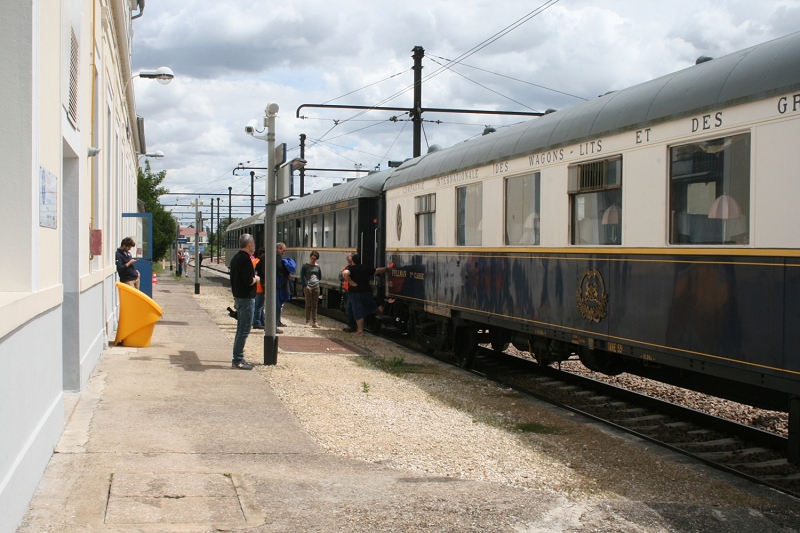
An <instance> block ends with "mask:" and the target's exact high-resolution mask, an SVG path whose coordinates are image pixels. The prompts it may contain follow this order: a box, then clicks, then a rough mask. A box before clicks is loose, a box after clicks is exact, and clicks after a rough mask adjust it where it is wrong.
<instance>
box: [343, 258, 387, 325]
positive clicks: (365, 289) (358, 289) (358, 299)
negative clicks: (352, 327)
mask: <svg viewBox="0 0 800 533" xmlns="http://www.w3.org/2000/svg"><path fill="white" fill-rule="evenodd" d="M352 260H353V264H352V265H351V266H349V267H348V268H347V269H346V270H345V271H344V272H342V276H343V277H344V279H345V281H347V282H348V283H349V284H350V288H349V289H348V290H347V293H348V298H349V299H350V300H351V303H350V305H351V306H352V309H353V318H355V320H356V327H357V328H358V331H356V335H363V334H364V319H365V318H367V317H368V316H369V315H371V314H373V313H375V312H376V311H378V306H377V304H376V303H375V298H374V297H373V296H372V287H370V285H369V278H371V277H372V276H377V275H380V274H385V273H386V267H378V268H374V267H371V266H368V265H362V264H361V257H360V256H359V255H358V254H353V257H352Z"/></svg>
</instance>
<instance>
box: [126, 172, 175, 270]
mask: <svg viewBox="0 0 800 533" xmlns="http://www.w3.org/2000/svg"><path fill="white" fill-rule="evenodd" d="M166 177H167V171H166V170H162V171H161V172H156V173H153V171H152V170H151V169H150V161H148V160H145V162H144V168H142V167H139V172H138V177H137V180H136V186H137V187H136V188H137V196H138V197H139V200H141V201H142V202H143V203H144V207H145V211H147V212H148V213H152V214H153V260H154V261H159V260H160V259H162V258H163V257H165V256H166V255H167V253H168V252H169V246H170V244H172V242H173V241H174V240H175V233H176V231H177V228H176V227H175V219H174V218H172V214H171V213H170V212H169V211H167V210H166V209H164V206H162V205H161V203H160V202H159V201H158V199H159V197H161V196H162V195H163V194H165V193H168V192H169V190H168V189H166V188H164V187H161V182H163V181H164V179H165V178H166Z"/></svg>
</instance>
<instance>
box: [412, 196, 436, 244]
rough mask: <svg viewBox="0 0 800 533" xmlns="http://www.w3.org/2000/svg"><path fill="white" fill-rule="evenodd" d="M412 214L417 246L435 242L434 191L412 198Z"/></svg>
mask: <svg viewBox="0 0 800 533" xmlns="http://www.w3.org/2000/svg"><path fill="white" fill-rule="evenodd" d="M414 216H415V218H416V225H417V246H433V245H434V244H436V238H435V237H436V233H435V228H436V193H431V194H425V195H423V196H416V197H415V198H414Z"/></svg>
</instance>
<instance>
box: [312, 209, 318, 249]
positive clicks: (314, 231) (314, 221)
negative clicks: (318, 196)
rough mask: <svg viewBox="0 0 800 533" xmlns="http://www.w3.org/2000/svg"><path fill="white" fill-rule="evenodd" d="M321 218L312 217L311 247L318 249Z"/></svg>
mask: <svg viewBox="0 0 800 533" xmlns="http://www.w3.org/2000/svg"><path fill="white" fill-rule="evenodd" d="M318 237H319V217H318V216H317V215H314V216H312V217H311V247H312V248H317V247H318V246H319V238H318Z"/></svg>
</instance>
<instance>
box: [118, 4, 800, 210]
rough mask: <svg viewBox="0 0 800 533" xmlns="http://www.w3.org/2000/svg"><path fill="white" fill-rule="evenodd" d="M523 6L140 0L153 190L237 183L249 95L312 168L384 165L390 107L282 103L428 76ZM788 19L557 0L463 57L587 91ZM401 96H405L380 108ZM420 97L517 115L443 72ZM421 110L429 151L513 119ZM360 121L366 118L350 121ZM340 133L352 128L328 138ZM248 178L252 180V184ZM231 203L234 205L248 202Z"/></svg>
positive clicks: (542, 101) (259, 145)
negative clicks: (273, 108)
mask: <svg viewBox="0 0 800 533" xmlns="http://www.w3.org/2000/svg"><path fill="white" fill-rule="evenodd" d="M536 5H538V4H535V5H532V4H531V3H529V2H524V1H522V0H514V1H504V2H502V4H500V3H497V2H486V1H478V0H472V1H459V2H455V1H451V0H428V1H424V2H423V1H421V0H407V1H405V2H389V1H386V0H376V1H373V2H329V1H328V2H324V1H320V0H306V1H304V2H283V3H275V2H269V3H267V2H258V1H254V0H228V1H227V2H224V3H220V2H216V1H213V2H212V1H208V0H200V1H186V0H182V1H179V0H162V1H160V2H151V3H149V4H148V6H147V9H146V10H145V14H144V16H143V17H142V18H140V19H137V20H136V21H134V26H135V36H134V46H133V51H134V55H133V60H134V69H135V70H138V69H144V68H156V67H158V66H161V65H167V66H169V67H171V68H172V69H173V70H174V71H175V74H176V78H175V80H174V81H173V82H172V84H170V85H168V86H160V85H158V84H153V83H152V82H148V81H147V80H138V79H137V80H135V81H134V83H135V88H136V94H137V110H138V113H139V114H141V115H142V116H144V117H145V118H146V123H147V126H146V128H147V143H148V149H149V150H150V151H152V150H162V151H164V152H165V154H166V155H167V157H165V158H164V159H163V160H161V161H154V162H152V164H153V167H154V169H156V170H161V169H167V170H168V174H167V180H166V181H165V185H166V186H167V187H168V188H170V189H171V190H173V191H183V192H187V193H190V192H191V193H197V192H212V193H220V196H226V195H227V188H228V186H232V187H234V192H248V193H249V185H250V179H249V175H247V173H246V172H243V173H241V174H245V176H244V177H242V178H235V177H234V176H233V175H232V172H231V171H232V169H233V168H234V167H235V166H236V165H237V164H238V163H240V162H246V161H259V160H260V159H261V158H264V157H265V154H266V143H264V142H263V141H259V140H255V139H253V138H251V137H249V136H247V135H246V134H245V133H244V125H245V124H246V122H247V121H248V120H249V119H251V118H259V119H260V118H261V117H263V109H264V106H265V105H266V104H267V102H269V101H275V102H278V103H279V104H280V106H281V113H280V115H279V118H278V122H277V131H278V140H279V141H285V142H287V143H288V144H289V147H290V148H292V147H296V146H297V145H298V144H299V141H298V137H299V135H300V133H305V134H306V135H307V136H308V139H309V142H308V145H309V148H308V150H307V151H306V159H308V160H309V162H310V163H309V164H310V165H311V166H312V167H324V168H332V167H333V168H347V169H355V166H356V164H360V165H362V166H363V168H371V167H373V166H375V165H376V164H378V163H382V165H383V168H386V162H387V160H389V159H394V160H402V159H405V158H406V157H409V156H410V155H411V131H412V127H411V124H410V123H408V122H402V121H399V122H390V121H389V120H388V119H389V118H390V117H391V116H393V115H396V116H398V118H400V119H401V120H402V119H403V118H405V117H404V116H403V114H402V112H388V111H374V112H371V113H366V114H364V115H362V116H359V117H358V121H356V120H353V121H351V122H346V123H340V124H339V125H338V126H335V125H334V122H333V119H338V120H340V121H341V120H343V119H347V118H348V117H352V116H354V115H355V114H356V112H355V111H349V110H322V109H305V110H304V111H303V113H302V114H303V115H305V116H307V117H309V118H308V119H306V120H299V119H296V118H295V110H296V108H297V107H298V106H299V105H301V104H303V103H322V102H326V101H329V100H331V99H334V98H336V97H339V96H341V95H343V94H345V93H348V92H350V91H354V90H356V89H359V88H362V87H364V86H365V85H368V84H370V83H374V82H376V81H378V80H381V79H383V78H387V77H389V76H391V75H393V74H398V73H402V74H399V75H398V76H396V77H394V78H391V79H390V80H388V81H384V82H382V83H379V84H376V85H374V86H372V87H369V88H367V89H364V90H361V91H358V92H356V93H354V94H352V95H349V96H346V97H344V98H341V99H337V100H336V101H334V102H332V103H336V104H350V105H374V104H376V103H378V102H381V101H382V100H384V99H385V98H387V97H389V96H391V95H393V94H395V93H396V92H398V91H402V90H403V89H406V88H408V87H409V86H410V85H411V84H412V82H413V75H412V72H411V70H410V68H411V65H412V59H411V49H412V48H413V47H414V46H417V45H419V46H423V47H424V48H425V50H426V55H427V57H426V58H425V60H424V70H423V73H424V74H425V75H430V74H431V73H433V72H434V71H435V70H436V69H437V68H438V65H437V64H436V63H435V62H434V59H436V58H435V57H434V56H441V57H447V58H451V59H452V58H455V57H457V56H458V55H460V54H462V53H464V52H466V51H467V50H469V49H471V48H472V47H474V46H475V45H477V44H478V43H480V42H482V41H483V40H485V39H486V38H488V37H490V36H491V35H493V34H495V33H496V32H498V31H499V30H501V29H503V28H504V27H506V26H507V25H508V24H510V23H511V22H513V21H514V20H517V19H518V18H520V17H522V16H523V15H525V14H526V13H528V12H530V11H531V10H532V9H534V8H535V7H536ZM799 23H800V2H798V1H797V0H792V1H787V0H762V1H759V2H752V1H744V0H741V1H738V0H737V1H733V0H731V1H724V2H723V1H719V0H673V1H670V2H655V1H645V0H571V1H566V0H564V1H562V2H560V3H558V4H556V5H555V6H553V7H552V8H550V9H548V10H547V11H546V12H544V13H543V14H541V15H539V16H537V17H535V18H533V19H532V20H530V21H529V22H527V23H526V24H524V25H523V26H521V27H520V28H518V29H517V30H515V31H513V32H511V33H510V34H508V35H507V36H505V37H503V38H501V39H500V40H498V41H497V42H495V43H492V44H490V45H489V46H487V47H485V48H484V49H482V50H481V51H479V52H477V53H476V54H475V55H473V56H471V57H469V58H468V59H466V60H465V61H464V63H466V64H467V65H472V66H475V67H479V68H481V69H485V70H488V71H492V72H497V73H501V74H504V75H507V76H511V77H514V78H518V79H520V80H526V81H529V82H531V83H535V84H538V85H542V86H545V87H549V88H553V89H557V90H559V91H564V92H566V93H570V94H573V95H579V96H582V97H584V98H594V97H596V96H598V95H599V94H602V93H605V92H607V91H609V90H618V89H622V88H625V87H628V86H630V85H634V84H636V83H641V82H643V81H647V80H649V79H652V78H656V77H658V76H662V75H664V74H667V73H670V72H674V71H676V70H679V69H682V68H686V67H688V66H690V65H692V64H693V63H694V60H695V59H696V58H697V57H698V56H700V55H710V56H713V57H719V56H721V55H724V54H728V53H731V52H734V51H736V50H740V49H742V48H746V47H748V46H752V45H755V44H758V43H761V42H764V41H767V40H770V39H773V38H776V37H780V36H782V35H785V34H788V33H790V32H792V31H794V30H795V29H796V28H797V27H798V24H799ZM436 60H437V61H441V60H439V59H436ZM454 71H456V72H458V73H460V74H463V75H464V76H466V77H468V78H470V79H471V80H474V81H475V82H478V83H480V84H482V85H485V86H486V87H489V88H490V89H492V90H493V91H497V92H498V93H501V94H502V95H505V96H508V97H509V98H512V99H513V100H516V101H518V102H521V103H522V104H524V105H525V106H528V107H530V108H533V109H536V110H539V111H542V110H544V109H546V108H549V107H553V108H564V107H567V106H570V105H574V104H576V103H578V102H579V101H580V100H578V99H576V98H573V97H570V96H566V95H563V94H559V93H556V92H552V91H548V90H545V89H542V88H537V87H534V86H531V85H529V84H524V83H519V82H516V81H512V80H509V79H506V78H501V77H498V76H494V75H492V74H489V73H486V72H482V71H479V70H475V69H472V68H468V67H465V66H463V65H462V66H458V67H456V68H455V69H454ZM411 103H412V93H411V92H410V91H409V92H406V93H405V94H403V95H402V96H399V97H397V98H395V99H393V100H391V101H390V102H387V103H386V104H385V105H390V106H398V107H410V106H411ZM423 105H424V106H427V107H449V108H453V107H456V108H472V109H481V108H482V109H505V110H525V107H523V106H521V105H519V104H516V103H514V102H512V101H509V100H508V99H506V98H504V97H502V96H500V95H498V94H496V93H493V92H490V91H487V90H486V89H484V88H482V87H480V86H478V85H476V84H475V83H473V82H472V81H469V80H467V79H465V78H464V77H462V76H459V75H458V74H455V73H453V72H443V73H441V74H440V75H437V76H436V77H434V78H432V79H430V80H428V81H426V82H425V83H424V84H423ZM425 118H426V119H428V120H437V119H438V120H441V121H443V122H445V123H444V124H435V123H430V122H428V123H425V133H426V135H427V139H428V142H430V143H431V144H433V143H436V144H440V145H442V146H450V145H453V144H455V143H457V142H460V141H462V140H464V139H466V138H468V137H471V136H474V135H479V134H480V133H481V132H482V130H483V126H484V125H486V124H492V125H494V126H502V125H504V124H511V123H514V122H517V121H519V120H521V119H520V118H518V117H499V116H476V115H456V114H447V115H445V114H438V115H435V114H432V113H431V114H427V115H426V117H425ZM368 120H369V121H375V122H366V121H368ZM334 126H335V127H334ZM368 126H371V127H368ZM404 126H405V128H404ZM331 128H333V130H332V131H330V133H328V135H327V136H326V137H325V139H326V140H328V141H330V142H331V143H333V144H328V143H323V144H322V145H318V146H312V144H313V143H312V142H311V140H312V139H318V138H319V137H321V136H322V135H324V134H325V133H326V132H328V130H329V129H331ZM361 128H366V129H363V130H361V131H358V132H354V131H355V130H359V129H361ZM401 130H402V134H400V132H401ZM347 132H354V133H350V134H348V135H343V136H342V134H345V133H347ZM398 135H399V137H398ZM393 143H394V145H393ZM334 144H335V145H340V146H335V145H334ZM424 145H425V143H424V141H423V149H424ZM323 146H324V147H323ZM342 146H344V147H347V148H351V149H352V150H348V149H345V148H342ZM296 153H297V152H294V153H293V155H296ZM252 166H264V164H263V162H261V161H259V162H258V163H254V164H253V165H252ZM318 174H319V175H320V176H323V174H322V173H318ZM352 175H353V174H352V173H349V176H352ZM324 176H331V175H330V174H324ZM335 179H341V178H333V177H319V178H315V177H310V178H308V180H307V181H308V182H309V188H322V187H325V186H329V185H330V184H331V183H332V182H333V181H334V180H335ZM262 182H263V180H260V181H257V184H258V185H257V190H260V191H263V184H262ZM240 203H241V204H245V203H246V204H247V205H248V206H249V199H248V200H247V201H246V202H245V201H244V199H242V200H241V202H240Z"/></svg>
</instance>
